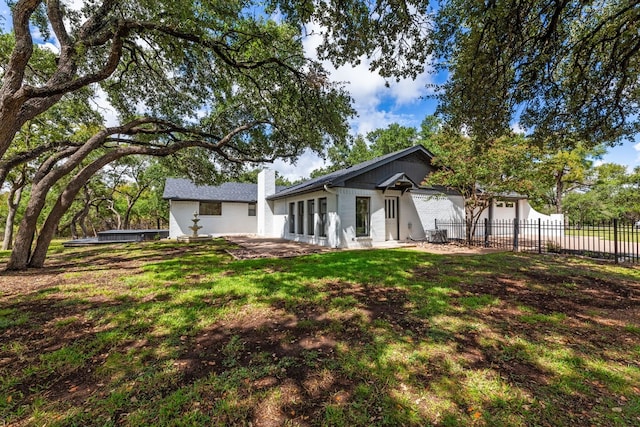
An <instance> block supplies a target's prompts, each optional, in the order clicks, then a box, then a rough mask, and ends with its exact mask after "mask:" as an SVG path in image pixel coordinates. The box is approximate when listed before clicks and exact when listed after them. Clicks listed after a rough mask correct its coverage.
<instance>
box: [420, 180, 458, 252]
mask: <svg viewBox="0 0 640 427" xmlns="http://www.w3.org/2000/svg"><path fill="white" fill-rule="evenodd" d="M410 197H411V201H412V202H413V205H414V209H415V214H416V216H417V220H415V222H412V227H411V235H410V238H412V239H416V240H420V239H424V238H425V237H426V233H425V232H426V231H427V230H433V229H435V228H436V221H437V220H450V221H464V199H463V197H462V196H448V195H446V194H444V193H439V192H437V191H430V192H419V193H418V192H416V193H412V194H411V195H410Z"/></svg>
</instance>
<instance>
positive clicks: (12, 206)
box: [2, 185, 24, 251]
mask: <svg viewBox="0 0 640 427" xmlns="http://www.w3.org/2000/svg"><path fill="white" fill-rule="evenodd" d="M23 188H24V186H23V185H20V186H19V187H18V188H14V187H11V190H10V191H9V197H8V198H7V207H8V212H7V222H6V224H5V226H4V240H3V241H2V250H3V251H6V250H9V249H11V248H12V247H13V225H14V221H15V218H16V212H17V211H18V205H19V204H20V199H22V189H23Z"/></svg>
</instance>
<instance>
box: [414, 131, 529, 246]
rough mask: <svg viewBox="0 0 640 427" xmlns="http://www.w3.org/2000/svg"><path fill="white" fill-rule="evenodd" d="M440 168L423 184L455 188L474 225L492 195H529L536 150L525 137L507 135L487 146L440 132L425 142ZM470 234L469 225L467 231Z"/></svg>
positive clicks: (471, 223)
mask: <svg viewBox="0 0 640 427" xmlns="http://www.w3.org/2000/svg"><path fill="white" fill-rule="evenodd" d="M427 148H428V149H430V150H431V151H432V152H434V153H436V155H435V157H434V159H433V163H434V165H435V166H439V167H440V168H439V169H438V170H437V171H435V172H434V173H432V174H430V175H429V176H427V177H425V184H427V185H431V186H442V187H445V188H449V189H453V190H456V191H457V192H458V193H460V194H461V195H462V196H463V197H464V200H465V213H466V218H467V223H468V225H469V227H471V226H474V224H475V223H476V222H477V220H478V218H479V217H480V215H481V214H482V212H483V211H484V210H485V209H486V208H487V207H488V206H489V203H490V202H491V200H492V198H495V197H499V196H500V195H506V194H509V193H517V194H521V195H527V194H530V193H531V192H532V191H533V189H534V187H535V181H534V176H535V175H534V174H533V173H532V172H533V171H532V165H533V161H534V159H535V158H536V154H537V151H536V149H535V147H532V146H531V145H530V144H529V143H528V141H527V139H526V138H524V137H522V136H519V135H507V136H503V137H500V138H496V139H494V140H492V141H490V143H489V144H488V145H485V144H484V143H483V142H480V141H478V140H476V139H475V138H472V137H466V136H462V135H456V134H453V133H449V132H442V133H440V134H439V135H437V136H436V137H434V138H433V139H432V140H431V141H429V142H428V144H427ZM467 232H468V233H470V234H468V235H472V234H473V233H472V230H471V228H468V230H467Z"/></svg>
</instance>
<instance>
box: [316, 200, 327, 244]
mask: <svg viewBox="0 0 640 427" xmlns="http://www.w3.org/2000/svg"><path fill="white" fill-rule="evenodd" d="M318 205H319V206H318V207H319V208H320V211H319V212H318V213H319V214H320V215H319V218H318V219H319V220H320V230H319V232H320V236H321V237H326V236H327V198H326V197H323V198H321V199H318Z"/></svg>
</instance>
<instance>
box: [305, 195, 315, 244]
mask: <svg viewBox="0 0 640 427" xmlns="http://www.w3.org/2000/svg"><path fill="white" fill-rule="evenodd" d="M315 202H316V201H315V200H313V199H312V200H307V217H308V218H307V234H308V235H309V236H313V234H314V233H315V228H316V221H315V217H314V216H315V213H316V206H315V204H316V203H315Z"/></svg>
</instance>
